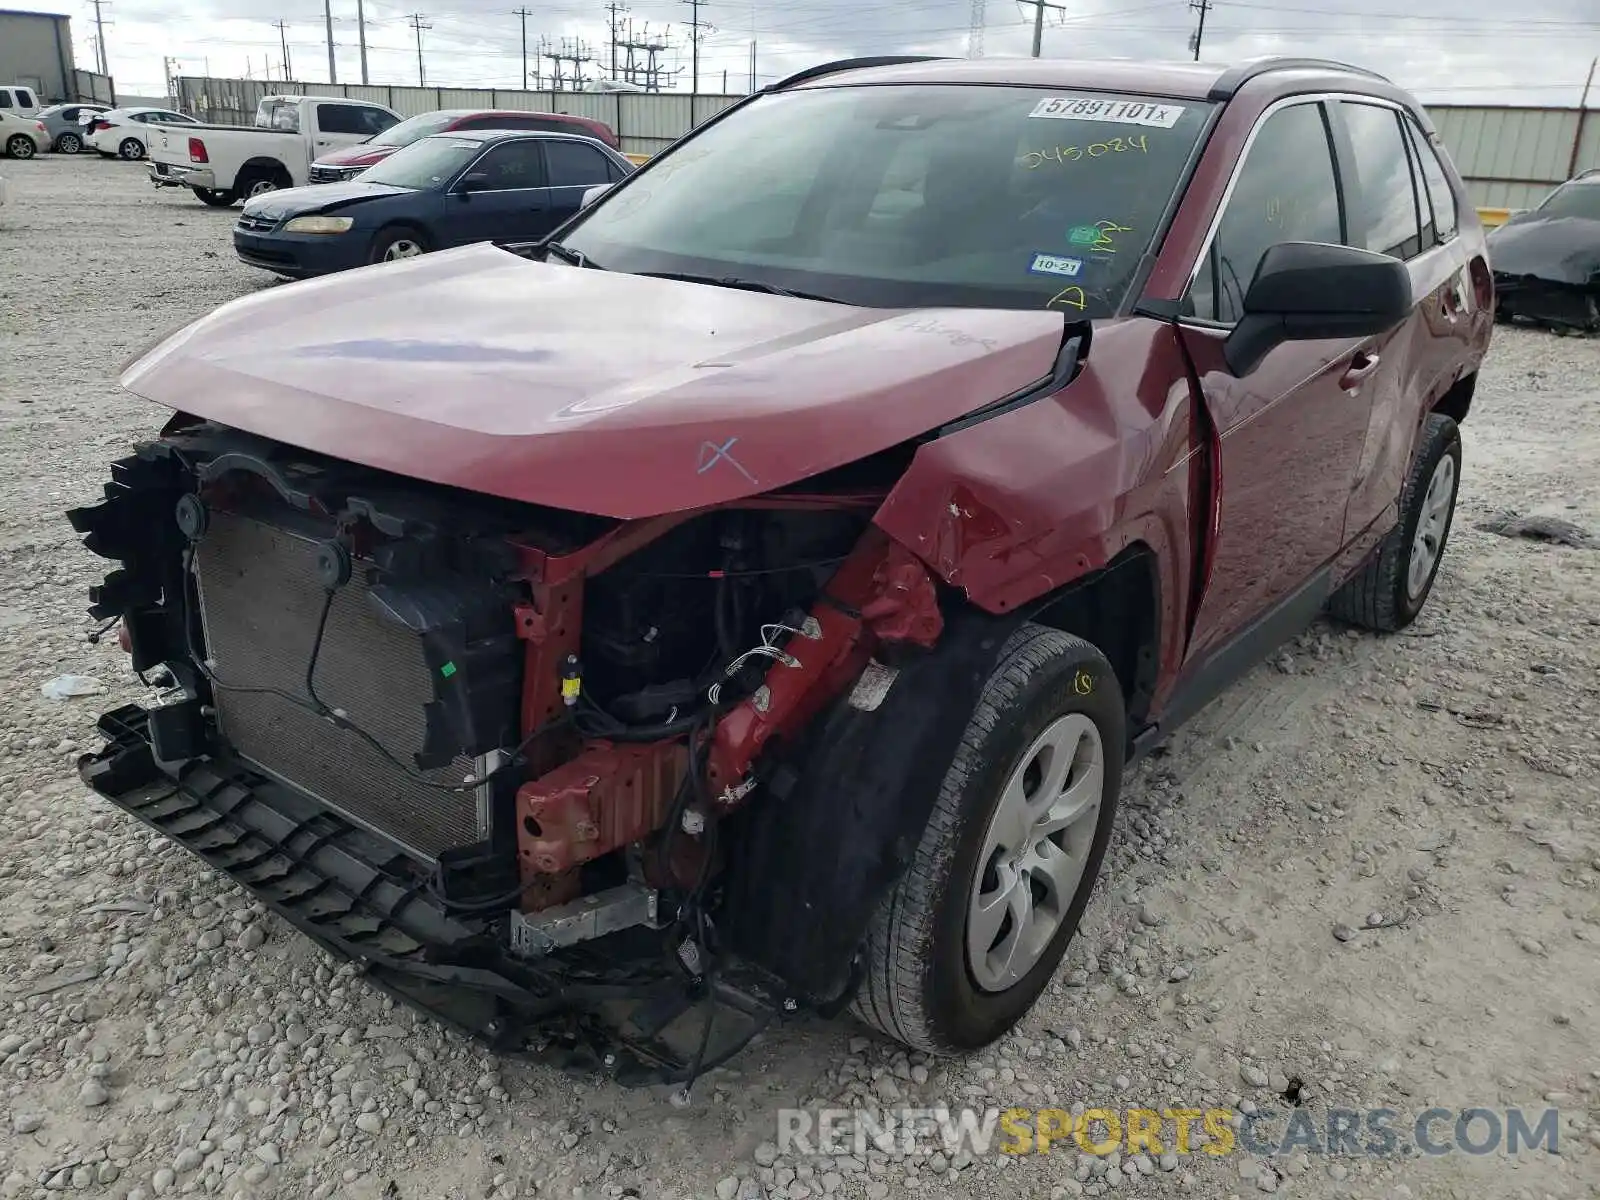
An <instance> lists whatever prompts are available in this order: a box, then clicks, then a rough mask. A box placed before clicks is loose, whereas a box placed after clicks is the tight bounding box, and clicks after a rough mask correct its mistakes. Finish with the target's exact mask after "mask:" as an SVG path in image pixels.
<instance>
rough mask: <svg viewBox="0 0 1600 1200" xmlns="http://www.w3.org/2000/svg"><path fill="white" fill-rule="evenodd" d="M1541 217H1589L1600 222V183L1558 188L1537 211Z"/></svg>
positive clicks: (1570, 184) (1573, 184) (1568, 185)
mask: <svg viewBox="0 0 1600 1200" xmlns="http://www.w3.org/2000/svg"><path fill="white" fill-rule="evenodd" d="M1536 211H1537V212H1538V213H1539V215H1540V216H1541V217H1587V218H1589V220H1591V221H1600V183H1568V184H1564V185H1563V186H1561V187H1558V188H1557V189H1556V190H1555V191H1553V192H1551V193H1550V195H1549V196H1547V197H1546V198H1545V202H1544V203H1543V204H1541V205H1539V207H1538V209H1537V210H1536Z"/></svg>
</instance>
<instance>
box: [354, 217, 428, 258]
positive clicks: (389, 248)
mask: <svg viewBox="0 0 1600 1200" xmlns="http://www.w3.org/2000/svg"><path fill="white" fill-rule="evenodd" d="M404 242H409V243H412V244H413V245H415V246H417V247H418V248H419V250H418V252H419V253H421V254H426V253H428V251H429V250H431V249H433V245H432V243H430V242H429V241H428V237H427V235H426V234H425V233H423V232H422V230H420V229H417V228H416V227H415V226H412V225H390V226H389V227H388V228H386V229H380V230H378V234H377V236H376V237H374V238H373V239H372V249H371V250H369V251H368V252H367V261H368V262H369V263H380V262H384V261H386V260H388V259H389V257H390V255H391V254H392V253H393V251H394V250H395V247H396V246H397V245H399V244H400V243H404Z"/></svg>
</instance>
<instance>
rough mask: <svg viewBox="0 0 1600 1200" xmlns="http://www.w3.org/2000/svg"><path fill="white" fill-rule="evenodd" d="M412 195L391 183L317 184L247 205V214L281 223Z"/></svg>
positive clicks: (267, 195) (271, 194)
mask: <svg viewBox="0 0 1600 1200" xmlns="http://www.w3.org/2000/svg"><path fill="white" fill-rule="evenodd" d="M410 191H411V189H410V188H403V187H394V186H393V185H391V184H387V183H363V182H362V181H361V180H359V179H348V180H346V181H345V182H343V183H313V184H307V185H306V186H305V187H296V188H283V189H282V190H280V191H276V192H266V193H264V194H262V195H260V196H256V197H254V198H252V199H250V200H248V201H246V202H245V206H244V211H245V212H247V213H249V214H250V215H251V216H252V217H269V218H271V219H272V220H274V221H281V220H283V218H285V217H300V216H304V215H305V214H307V213H321V212H337V211H338V210H339V209H341V208H346V207H348V206H349V205H351V204H360V203H361V202H362V201H364V200H376V199H378V198H379V197H381V196H399V195H404V194H408V193H410Z"/></svg>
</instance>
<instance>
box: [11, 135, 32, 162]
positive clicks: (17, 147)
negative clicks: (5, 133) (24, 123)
mask: <svg viewBox="0 0 1600 1200" xmlns="http://www.w3.org/2000/svg"><path fill="white" fill-rule="evenodd" d="M37 152H38V147H36V146H35V145H34V144H33V139H32V138H31V137H29V136H28V135H27V134H25V133H14V134H12V135H11V136H10V137H9V138H7V139H6V153H7V154H9V155H10V156H11V157H12V158H32V157H33V156H34V154H36V153H37Z"/></svg>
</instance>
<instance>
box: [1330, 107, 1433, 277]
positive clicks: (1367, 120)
mask: <svg viewBox="0 0 1600 1200" xmlns="http://www.w3.org/2000/svg"><path fill="white" fill-rule="evenodd" d="M1339 107H1340V110H1341V112H1342V114H1343V116H1344V120H1345V124H1346V126H1347V128H1348V129H1349V131H1350V142H1351V152H1352V155H1353V157H1354V160H1355V162H1354V167H1355V176H1356V186H1355V187H1353V188H1352V189H1351V195H1352V196H1353V197H1354V198H1355V212H1354V214H1353V215H1352V217H1351V220H1350V227H1351V239H1350V240H1351V242H1352V244H1354V245H1357V246H1365V247H1366V248H1367V249H1368V250H1375V251H1377V252H1378V253H1379V254H1387V255H1388V256H1389V257H1390V258H1398V259H1401V260H1405V259H1408V258H1413V257H1415V256H1416V255H1417V254H1419V253H1420V252H1421V250H1422V231H1421V222H1420V221H1419V220H1418V218H1417V193H1416V189H1415V187H1414V186H1413V181H1412V177H1411V159H1410V156H1409V155H1408V154H1407V152H1406V143H1405V139H1404V137H1403V136H1402V133H1401V128H1400V114H1399V113H1397V112H1396V111H1395V110H1394V109H1392V108H1383V107H1380V106H1378V105H1376V104H1358V103H1354V102H1352V101H1341V102H1340V105H1339Z"/></svg>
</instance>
